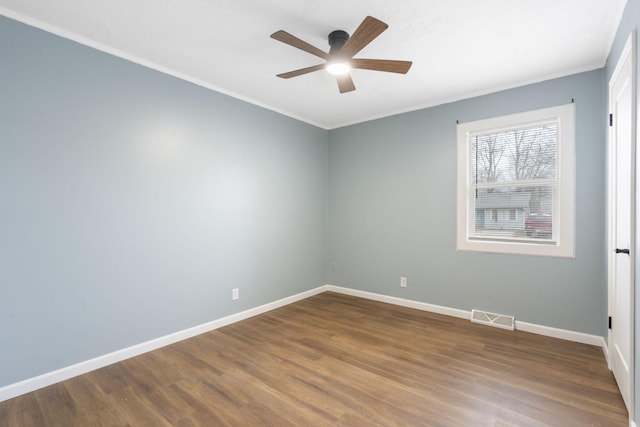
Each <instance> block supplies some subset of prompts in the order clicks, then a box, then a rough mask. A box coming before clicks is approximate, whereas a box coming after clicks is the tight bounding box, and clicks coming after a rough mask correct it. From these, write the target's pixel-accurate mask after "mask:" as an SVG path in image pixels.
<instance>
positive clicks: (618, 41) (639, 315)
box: [604, 0, 640, 424]
mask: <svg viewBox="0 0 640 427" xmlns="http://www.w3.org/2000/svg"><path fill="white" fill-rule="evenodd" d="M633 31H636V32H637V31H640V0H627V6H626V8H625V10H624V15H623V16H622V21H621V22H620V26H619V27H618V32H617V33H616V37H615V39H614V41H613V46H612V47H611V51H610V53H609V58H608V59H607V65H606V67H605V90H606V93H605V97H604V99H605V105H606V103H608V99H609V93H608V91H609V80H610V79H611V75H612V74H613V70H614V69H615V67H616V65H617V63H618V59H620V54H621V53H622V49H623V48H624V45H625V44H626V42H627V39H628V37H629V34H631V33H632V32H633ZM637 41H638V40H637V34H636V42H637ZM636 47H638V44H637V43H636ZM636 60H637V61H638V64H636V68H637V69H640V48H638V49H637V51H636ZM636 89H637V90H638V93H637V96H636V99H637V100H638V101H640V85H637V86H636ZM636 109H637V112H638V114H640V104H638V105H637V106H636ZM638 123H640V118H639V120H638ZM638 154H640V151H639V152H638ZM638 174H640V164H637V165H636V177H637V179H638ZM637 191H638V194H637V195H636V206H638V203H640V186H638V187H637ZM639 215H640V206H639V207H636V224H637V225H636V249H638V247H640V246H638V245H640V217H639ZM635 265H636V283H637V278H638V277H640V252H639V251H637V250H636V261H635ZM635 296H636V303H635V307H636V325H635V333H636V338H635V343H636V344H635V366H636V371H635V382H634V383H635V385H634V389H635V408H636V411H635V416H634V417H633V419H634V421H635V422H636V424H637V423H639V422H640V417H638V409H639V408H640V345H639V343H640V292H638V291H636V295H635Z"/></svg>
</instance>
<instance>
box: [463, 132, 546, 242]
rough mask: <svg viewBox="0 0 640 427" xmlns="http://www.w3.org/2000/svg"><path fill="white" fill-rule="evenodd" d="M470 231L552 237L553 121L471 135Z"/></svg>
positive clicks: (501, 235)
mask: <svg viewBox="0 0 640 427" xmlns="http://www.w3.org/2000/svg"><path fill="white" fill-rule="evenodd" d="M470 141H471V146H470V155H471V163H472V164H471V172H472V174H473V176H472V180H473V185H474V186H475V232H473V231H472V233H471V236H470V237H476V238H486V237H491V238H503V239H536V240H540V241H545V240H546V241H551V240H552V238H553V204H554V193H555V188H556V182H557V160H558V126H557V124H556V123H555V122H550V123H537V124H535V125H532V126H530V127H521V128H517V129H509V130H504V131H492V132H489V133H479V134H476V135H472V138H471V139H470Z"/></svg>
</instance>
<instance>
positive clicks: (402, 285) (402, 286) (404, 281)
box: [400, 276, 407, 288]
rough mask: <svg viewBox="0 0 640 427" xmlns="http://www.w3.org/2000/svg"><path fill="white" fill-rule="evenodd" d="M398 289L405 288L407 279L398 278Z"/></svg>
mask: <svg viewBox="0 0 640 427" xmlns="http://www.w3.org/2000/svg"><path fill="white" fill-rule="evenodd" d="M400 287H401V288H406V287H407V278H406V277H404V276H400Z"/></svg>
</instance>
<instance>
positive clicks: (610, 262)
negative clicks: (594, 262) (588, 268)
mask: <svg viewBox="0 0 640 427" xmlns="http://www.w3.org/2000/svg"><path fill="white" fill-rule="evenodd" d="M636 52H637V48H636V31H633V32H631V33H630V34H629V37H628V38H627V42H626V43H625V46H624V49H623V50H622V53H621V54H620V57H619V58H618V62H617V63H616V66H615V69H614V71H613V73H612V74H611V78H610V80H609V82H608V99H607V108H608V111H609V112H611V109H612V105H611V104H612V102H611V101H612V91H611V83H612V82H613V81H614V80H615V79H616V77H617V75H618V74H619V73H620V72H621V69H622V66H623V64H624V63H625V61H626V60H627V59H628V60H630V61H631V67H632V70H631V92H632V93H631V96H632V101H631V127H632V131H631V147H630V148H631V158H632V159H635V161H632V162H631V170H630V173H631V177H630V178H631V183H630V186H631V200H630V202H631V203H630V204H631V211H632V212H631V224H630V234H631V236H630V248H629V249H630V256H631V257H632V258H631V259H630V280H631V283H630V292H631V295H630V298H631V308H630V313H629V314H630V325H629V328H630V337H629V339H630V343H629V344H630V346H629V348H630V353H631V354H630V355H629V361H630V366H629V377H630V378H629V385H630V386H629V402H628V404H629V408H628V410H629V421H630V423H631V422H633V420H634V419H635V311H636V309H635V267H636V264H637V263H638V262H639V261H638V260H640V257H638V254H637V253H636V245H635V242H636V238H637V237H636V230H637V228H636V223H637V222H638V221H639V220H640V209H637V208H636V202H637V200H638V198H637V197H636V189H637V188H640V176H638V174H636V165H638V164H640V150H636V143H637V139H638V136H637V132H638V128H637V123H638V118H637V69H636V68H637V59H636ZM614 120H615V117H614ZM608 137H609V138H608V150H607V154H608V177H607V181H608V186H607V189H608V192H607V240H608V242H607V243H608V244H607V250H608V251H607V270H608V277H607V297H608V304H607V312H608V315H609V316H611V315H612V311H613V310H612V308H613V307H612V301H613V298H614V295H613V284H614V282H615V270H614V266H615V257H616V254H615V231H616V229H615V217H616V204H615V203H616V198H615V197H614V194H615V191H616V180H615V174H614V172H615V162H616V147H615V146H614V144H613V138H614V127H612V126H609V129H608ZM638 231H640V230H638ZM638 237H640V236H638ZM618 256H619V255H618ZM613 350H614V349H613V348H612V343H611V329H608V331H607V356H608V357H607V363H608V367H609V369H612V366H611V357H610V355H611V354H612V352H613Z"/></svg>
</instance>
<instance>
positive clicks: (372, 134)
mask: <svg viewBox="0 0 640 427" xmlns="http://www.w3.org/2000/svg"><path fill="white" fill-rule="evenodd" d="M572 98H574V99H575V103H576V157H577V159H576V187H577V195H576V206H577V209H576V212H577V214H576V258H575V259H560V258H549V257H533V256H516V255H514V256H511V255H496V254H483V253H471V252H458V251H456V221H455V219H456V120H459V121H460V122H461V123H462V122H467V121H472V120H478V119H484V118H489V117H493V116H499V115H505V114H510V113H516V112H522V111H527V110H532V109H537V108H543V107H550V106H554V105H560V104H566V103H570V102H571V99H572ZM605 153H606V150H605V139H604V103H603V72H602V70H598V71H592V72H587V73H582V74H578V75H574V76H570V77H566V78H561V79H556V80H551V81H546V82H543V83H539V84H534V85H530V86H526V87H521V88H517V89H513V90H508V91H504V92H499V93H494V94H490V95H486V96H481V97H477V98H472V99H468V100H464V101H459V102H455V103H451V104H446V105H442V106H438V107H434V108H428V109H424V110H421V111H416V112H412V113H407V114H402V115H398V116H394V117H389V118H385V119H381V120H375V121H371V122H368V123H363V124H359V125H354V126H350V127H345V128H341V129H337V130H332V131H330V133H329V256H328V261H329V264H328V269H327V272H328V277H329V282H330V283H331V284H334V285H340V286H345V287H349V288H355V289H359V290H363V291H370V292H376V293H380V294H384V295H391V296H396V297H402V298H408V299H412V300H417V301H423V302H427V303H432V304H438V305H443V306H447V307H453V308H458V309H464V310H470V309H472V308H477V309H482V310H487V311H492V312H497V313H505V314H511V315H515V317H516V319H518V320H521V321H525V322H532V323H536V324H541V325H546V326H551V327H557V328H563V329H569V330H573V331H579V332H584V333H589V334H596V335H606V315H607V305H606V265H605V261H606V258H605V249H606V240H605V183H606V178H605ZM332 263H335V267H336V268H335V270H336V271H333V270H334V268H332V267H333V266H332ZM400 276H406V277H407V280H408V287H407V288H405V289H402V288H400V287H399V284H400Z"/></svg>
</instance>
